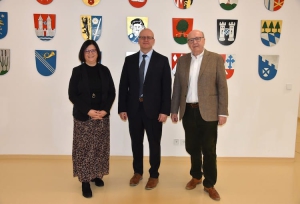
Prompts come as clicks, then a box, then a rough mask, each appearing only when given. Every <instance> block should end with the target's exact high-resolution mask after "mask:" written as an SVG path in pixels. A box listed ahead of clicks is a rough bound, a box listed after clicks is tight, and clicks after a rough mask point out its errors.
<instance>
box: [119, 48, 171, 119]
mask: <svg viewBox="0 0 300 204" xmlns="http://www.w3.org/2000/svg"><path fill="white" fill-rule="evenodd" d="M171 82H172V80H171V68H170V65H169V61H168V58H167V57H165V56H163V55H161V54H159V53H157V52H155V51H154V50H153V52H152V56H151V59H150V62H149V66H148V70H147V73H146V76H145V80H144V85H143V86H144V87H143V98H144V101H143V106H144V110H145V113H146V115H147V117H149V118H152V119H156V118H158V115H159V114H160V113H163V114H166V115H170V107H171V86H172V85H171ZM138 108H139V52H137V53H135V54H133V55H130V56H127V57H126V58H125V62H124V65H123V70H122V74H121V79H120V84H119V106H118V112H119V113H120V112H127V115H128V117H129V119H130V118H131V117H134V116H135V114H136V113H137V112H138Z"/></svg>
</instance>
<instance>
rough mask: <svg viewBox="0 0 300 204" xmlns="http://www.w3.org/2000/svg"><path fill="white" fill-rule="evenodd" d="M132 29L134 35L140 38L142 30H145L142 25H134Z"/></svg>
mask: <svg viewBox="0 0 300 204" xmlns="http://www.w3.org/2000/svg"><path fill="white" fill-rule="evenodd" d="M131 29H132V33H133V34H134V35H135V36H139V34H140V32H141V30H143V29H144V26H143V25H141V24H138V23H136V24H134V25H133V26H131Z"/></svg>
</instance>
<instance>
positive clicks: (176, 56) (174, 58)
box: [171, 53, 186, 75]
mask: <svg viewBox="0 0 300 204" xmlns="http://www.w3.org/2000/svg"><path fill="white" fill-rule="evenodd" d="M185 54H186V53H172V55H171V59H172V74H174V75H175V73H176V67H177V61H178V59H179V57H181V56H182V55H185Z"/></svg>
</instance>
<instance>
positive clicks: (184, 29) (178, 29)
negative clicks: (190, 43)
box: [172, 18, 193, 45]
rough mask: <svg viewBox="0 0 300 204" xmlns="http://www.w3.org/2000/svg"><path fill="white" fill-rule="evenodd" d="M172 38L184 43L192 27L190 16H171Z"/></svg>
mask: <svg viewBox="0 0 300 204" xmlns="http://www.w3.org/2000/svg"><path fill="white" fill-rule="evenodd" d="M172 20H173V38H174V40H175V42H177V43H178V44H181V45H183V44H186V43H187V36H188V34H189V32H191V31H192V29H193V19H192V18H173V19H172Z"/></svg>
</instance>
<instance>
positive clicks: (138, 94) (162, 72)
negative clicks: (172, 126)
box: [118, 29, 172, 190]
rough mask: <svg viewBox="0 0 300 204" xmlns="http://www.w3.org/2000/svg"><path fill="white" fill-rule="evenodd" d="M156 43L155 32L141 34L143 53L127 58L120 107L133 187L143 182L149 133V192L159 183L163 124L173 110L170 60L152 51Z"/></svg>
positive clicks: (123, 72) (122, 78) (121, 83)
mask: <svg viewBox="0 0 300 204" xmlns="http://www.w3.org/2000/svg"><path fill="white" fill-rule="evenodd" d="M154 42H155V39H154V34H153V32H152V31H151V30H150V29H144V30H142V31H141V32H140V35H139V41H138V43H139V45H140V51H139V52H137V53H135V54H133V55H130V56H127V57H126V58H125V62H124V65H123V70H122V74H121V79H120V86H119V107H118V113H119V115H120V118H121V119H122V120H127V118H128V121H129V132H130V137H131V147H132V153H133V170H134V175H133V177H132V178H131V179H130V182H129V184H130V186H136V185H138V184H139V181H140V180H141V179H142V175H143V141H144V132H145V130H146V133H147V137H148V142H149V150H150V166H151V167H150V169H149V173H150V178H149V180H148V182H147V185H146V189H147V190H150V189H153V188H155V187H156V185H157V183H158V177H159V172H158V169H159V166H160V152H161V151H160V141H161V134H162V123H163V122H165V121H166V120H167V117H168V115H170V106H171V81H172V80H171V68H170V65H169V61H168V58H167V57H165V56H163V55H161V54H159V53H157V52H155V51H154V50H153V49H152V46H153V45H154Z"/></svg>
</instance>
